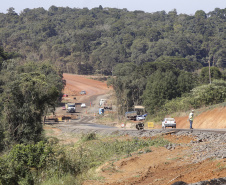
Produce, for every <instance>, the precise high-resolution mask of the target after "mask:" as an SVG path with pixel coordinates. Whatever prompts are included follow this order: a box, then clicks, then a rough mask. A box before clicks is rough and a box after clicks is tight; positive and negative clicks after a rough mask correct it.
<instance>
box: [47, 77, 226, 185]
mask: <svg viewBox="0 0 226 185" xmlns="http://www.w3.org/2000/svg"><path fill="white" fill-rule="evenodd" d="M64 78H65V80H66V82H67V85H66V88H65V93H66V94H68V95H69V96H68V97H67V98H66V99H68V101H74V102H76V103H83V102H84V103H86V104H87V105H88V106H87V108H85V109H81V108H80V109H79V113H78V116H80V117H83V116H89V115H90V114H91V113H92V111H91V110H93V106H96V107H98V100H97V99H96V97H98V96H99V97H100V96H106V94H109V93H110V92H111V91H112V88H111V87H109V88H108V87H107V85H106V83H104V82H99V81H96V80H92V79H90V77H85V76H79V75H72V74H64ZM81 90H85V91H86V92H87V95H80V94H79V93H80V91H81ZM74 97H76V99H74ZM91 104H92V106H91ZM64 113H65V111H63V110H62V109H61V108H58V109H57V111H56V114H64ZM89 113H90V114H89ZM197 113H198V112H197ZM176 121H177V128H189V124H188V121H187V116H184V117H178V118H176ZM63 124H65V125H66V124H68V123H67V122H66V123H62V125H63ZM106 124H107V123H106ZM68 125H69V124H68ZM156 128H159V126H156ZM194 128H205V129H210V128H217V129H220V128H226V108H225V107H224V108H216V109H213V110H209V111H205V112H203V113H201V114H199V115H196V117H195V119H194ZM45 129H46V131H49V130H51V133H49V132H47V133H48V134H49V135H54V136H56V137H58V138H60V141H61V142H62V143H64V144H65V143H66V144H67V143H71V142H76V141H77V138H76V137H72V136H71V135H70V133H65V132H62V131H61V130H60V129H59V128H57V125H53V126H48V125H47V126H45ZM137 132H139V131H137ZM123 137H124V138H125V139H128V138H130V136H128V135H126V136H123ZM154 137H155V136H152V137H145V138H144V139H153V138H154ZM163 137H164V138H166V139H168V140H169V141H171V142H172V143H174V146H173V147H152V148H151V150H152V152H149V153H145V152H143V151H140V152H136V153H134V154H133V155H132V156H131V157H129V158H125V159H122V160H120V161H117V162H114V163H106V164H104V165H103V166H101V167H100V168H99V169H98V170H97V173H98V174H99V176H102V177H104V179H103V180H100V181H94V180H89V181H86V182H85V183H84V185H95V184H96V185H98V184H108V185H119V184H121V185H130V184H136V185H148V184H150V185H151V184H153V185H167V184H173V183H174V182H177V181H184V182H186V183H195V182H199V181H204V180H208V179H214V178H220V177H226V153H225V155H223V156H222V157H218V158H217V159H213V158H208V153H209V152H210V148H211V147H213V146H214V145H217V144H216V143H215V144H213V146H212V145H211V142H212V141H210V140H208V139H207V140H205V139H200V138H199V139H198V140H197V137H196V136H194V135H192V134H191V133H186V134H184V135H183V134H182V135H178V134H164V135H163ZM208 137H212V136H211V135H210V136H208ZM216 138H217V139H218V140H219V145H220V147H221V148H222V149H225V148H226V143H225V140H222V138H225V134H223V136H218V137H216ZM219 138H220V139H219ZM207 146H208V147H209V148H208V147H207ZM206 148H207V149H206ZM211 151H214V149H213V148H211ZM214 152H215V153H216V152H217V151H214ZM223 152H224V151H223ZM225 152H226V151H225ZM221 155H222V154H221ZM203 156H205V158H203Z"/></svg>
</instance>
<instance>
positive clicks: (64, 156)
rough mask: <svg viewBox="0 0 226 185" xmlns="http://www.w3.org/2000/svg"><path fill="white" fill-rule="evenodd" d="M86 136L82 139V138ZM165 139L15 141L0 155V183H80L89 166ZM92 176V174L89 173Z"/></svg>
mask: <svg viewBox="0 0 226 185" xmlns="http://www.w3.org/2000/svg"><path fill="white" fill-rule="evenodd" d="M84 138H86V139H84ZM168 143H169V142H168V141H167V140H164V139H163V138H161V137H159V138H156V139H153V140H152V139H151V138H150V139H146V140H144V139H139V138H131V139H130V140H123V139H122V140H119V139H114V138H102V139H99V138H98V137H97V136H96V135H95V134H87V135H83V136H82V137H81V140H80V142H78V143H77V144H76V145H75V146H71V145H67V146H60V145H57V144H52V143H48V142H38V143H37V144H28V145H24V144H18V145H15V146H14V147H13V148H12V150H11V151H10V152H9V153H8V154H7V155H4V156H2V157H1V158H0V183H1V184H4V185H7V184H8V185H10V184H49V185H51V184H54V185H55V183H56V182H57V183H59V182H61V184H67V183H70V184H80V183H81V182H82V180H85V179H84V178H87V177H86V174H87V173H89V171H90V170H92V169H95V168H97V167H98V166H100V165H101V164H103V163H105V162H106V161H109V160H113V161H115V160H119V159H121V158H123V157H127V156H131V154H132V153H133V152H138V150H139V149H143V150H144V151H147V152H151V150H150V146H164V145H166V144H168ZM92 177H94V174H93V175H92V176H91V177H89V178H92Z"/></svg>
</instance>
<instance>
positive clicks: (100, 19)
mask: <svg viewBox="0 0 226 185" xmlns="http://www.w3.org/2000/svg"><path fill="white" fill-rule="evenodd" d="M225 13H226V9H219V8H216V9H214V10H213V11H211V12H208V13H205V12H204V11H202V10H199V11H197V12H196V13H195V15H186V14H178V13H177V11H176V10H172V11H169V12H168V13H167V12H165V11H159V12H154V13H146V12H143V11H128V10H127V9H116V8H103V7H102V6H99V7H97V8H93V9H90V10H89V9H88V8H83V9H78V8H69V7H65V8H64V7H56V6H51V7H50V8H49V9H48V10H45V9H44V8H36V9H28V8H27V9H24V10H23V11H22V12H20V14H17V13H16V12H15V11H14V8H9V9H8V13H6V14H3V13H1V14H0V33H1V34H0V45H1V46H3V48H4V49H5V50H6V51H7V52H17V53H20V55H21V56H20V57H21V58H22V59H23V61H26V60H28V61H47V60H48V61H52V62H54V63H55V64H56V65H57V66H59V67H61V68H62V70H63V71H64V72H69V73H77V74H93V73H96V74H105V75H109V74H112V69H113V67H114V66H115V65H116V64H118V63H124V62H133V63H135V64H137V65H141V64H144V63H147V62H154V61H156V60H157V59H158V58H159V57H161V56H173V57H181V58H185V59H187V60H188V61H191V62H198V63H201V64H203V65H207V62H208V60H210V62H211V65H212V66H217V67H221V68H224V67H225V64H226V54H225V53H226V40H225V39H226V31H225V24H224V23H225V19H226V16H225V15H226V14H225Z"/></svg>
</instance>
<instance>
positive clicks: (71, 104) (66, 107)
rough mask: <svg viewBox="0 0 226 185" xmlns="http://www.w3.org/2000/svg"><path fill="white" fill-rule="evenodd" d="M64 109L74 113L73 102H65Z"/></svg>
mask: <svg viewBox="0 0 226 185" xmlns="http://www.w3.org/2000/svg"><path fill="white" fill-rule="evenodd" d="M65 109H66V112H69V113H75V111H76V109H75V103H66V104H65Z"/></svg>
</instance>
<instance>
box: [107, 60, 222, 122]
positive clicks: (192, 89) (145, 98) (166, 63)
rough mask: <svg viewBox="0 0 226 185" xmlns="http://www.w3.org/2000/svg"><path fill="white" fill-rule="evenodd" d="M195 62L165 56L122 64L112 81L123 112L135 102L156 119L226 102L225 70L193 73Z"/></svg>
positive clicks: (119, 106)
mask: <svg viewBox="0 0 226 185" xmlns="http://www.w3.org/2000/svg"><path fill="white" fill-rule="evenodd" d="M172 61H174V62H172ZM185 62H186V64H185ZM194 64H197V63H190V62H188V61H186V60H183V59H180V58H175V57H162V59H161V60H160V59H159V60H157V61H156V62H147V63H145V64H144V65H142V66H139V65H136V64H134V63H123V64H118V65H117V66H116V67H115V68H114V73H115V75H116V77H113V78H111V79H109V81H108V83H109V84H112V85H113V87H114V90H115V91H116V97H117V103H118V108H119V113H121V114H124V113H125V112H126V111H131V110H133V106H134V105H144V106H145V107H146V111H147V112H148V113H149V115H151V116H152V118H153V117H156V118H160V119H162V117H164V116H165V115H169V114H172V113H174V112H181V111H182V112H185V111H188V110H190V109H197V108H201V107H204V106H210V105H213V104H219V103H222V102H225V100H226V96H225V94H226V88H225V85H226V82H225V74H224V71H223V70H222V69H219V68H217V67H210V68H208V67H203V68H201V70H200V72H195V71H194V72H192V71H193V70H194V68H193V66H194ZM197 66H199V64H197ZM209 71H210V76H211V79H210V76H209ZM210 82H211V83H210Z"/></svg>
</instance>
